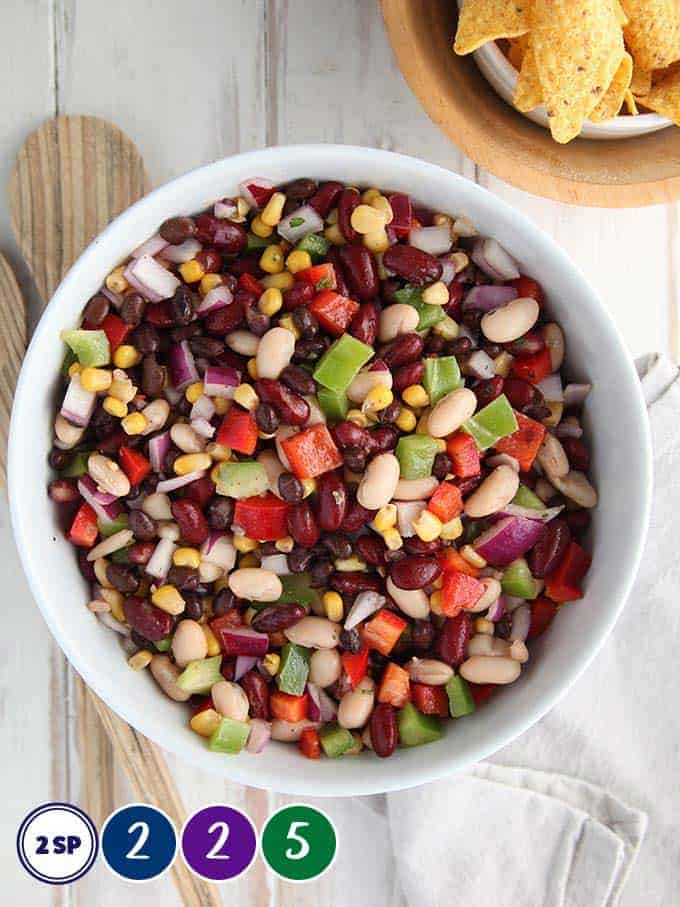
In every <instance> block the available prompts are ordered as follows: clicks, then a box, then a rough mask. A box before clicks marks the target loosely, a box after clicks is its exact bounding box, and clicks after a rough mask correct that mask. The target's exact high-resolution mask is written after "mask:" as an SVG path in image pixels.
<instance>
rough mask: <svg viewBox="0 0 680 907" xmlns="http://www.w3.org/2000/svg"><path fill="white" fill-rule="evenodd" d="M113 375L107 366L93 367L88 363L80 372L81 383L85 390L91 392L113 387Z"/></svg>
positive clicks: (94, 392)
mask: <svg viewBox="0 0 680 907" xmlns="http://www.w3.org/2000/svg"><path fill="white" fill-rule="evenodd" d="M112 380H113V375H112V374H111V372H109V371H107V369H105V368H93V367H92V366H91V365H88V366H87V368H84V369H83V370H82V372H81V373H80V383H81V385H82V387H83V390H86V391H90V393H93V394H98V393H100V392H101V391H107V390H108V389H109V388H110V387H111V381H112Z"/></svg>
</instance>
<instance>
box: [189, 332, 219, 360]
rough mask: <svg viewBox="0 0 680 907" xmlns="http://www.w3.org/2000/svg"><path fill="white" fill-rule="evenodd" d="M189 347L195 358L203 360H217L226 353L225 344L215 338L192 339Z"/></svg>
mask: <svg viewBox="0 0 680 907" xmlns="http://www.w3.org/2000/svg"><path fill="white" fill-rule="evenodd" d="M189 346H190V347H191V352H192V353H193V354H194V356H199V357H201V358H203V359H216V358H217V357H218V356H221V355H222V353H223V352H224V343H222V341H221V340H216V339H215V338H214V337H192V338H191V339H190V341H189Z"/></svg>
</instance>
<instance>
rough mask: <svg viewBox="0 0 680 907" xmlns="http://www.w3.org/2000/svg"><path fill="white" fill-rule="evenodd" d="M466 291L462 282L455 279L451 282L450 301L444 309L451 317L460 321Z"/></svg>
mask: <svg viewBox="0 0 680 907" xmlns="http://www.w3.org/2000/svg"><path fill="white" fill-rule="evenodd" d="M464 292H465V287H464V286H463V284H462V283H458V282H457V281H455V280H454V281H453V283H451V284H449V301H448V302H447V303H446V305H445V306H444V311H445V312H446V314H447V315H448V316H449V317H450V318H453V319H455V320H456V321H460V316H461V314H462V311H463V293H464Z"/></svg>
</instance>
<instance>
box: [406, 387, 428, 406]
mask: <svg viewBox="0 0 680 907" xmlns="http://www.w3.org/2000/svg"><path fill="white" fill-rule="evenodd" d="M401 399H402V400H403V401H404V403H406V404H408V405H409V406H416V407H420V406H427V405H428V403H429V402H430V398H429V397H428V396H427V391H426V390H425V388H424V387H423V386H422V384H409V386H408V387H406V388H404V390H403V391H402V392H401Z"/></svg>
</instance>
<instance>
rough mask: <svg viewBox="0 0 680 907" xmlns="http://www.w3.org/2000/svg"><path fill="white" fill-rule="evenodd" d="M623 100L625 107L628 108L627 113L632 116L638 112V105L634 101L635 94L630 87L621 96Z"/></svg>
mask: <svg viewBox="0 0 680 907" xmlns="http://www.w3.org/2000/svg"><path fill="white" fill-rule="evenodd" d="M623 102H624V104H625V105H626V107H627V108H628V113H629V114H630V115H631V116H632V117H636V116H637V115H638V114H639V113H640V111H639V110H638V106H637V104H636V103H635V96H634V95H633V92H632V91H631V90H630V88H629V89H628V91H627V92H626V93H625V95H624V96H623Z"/></svg>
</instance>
